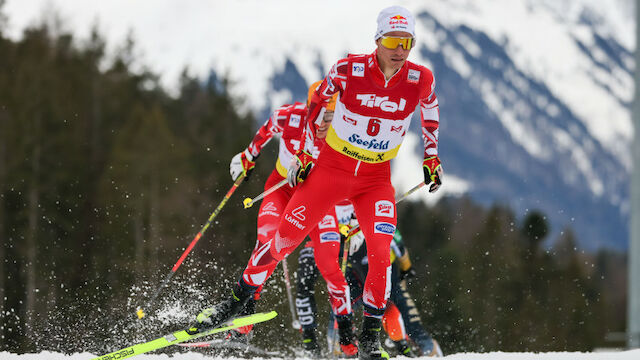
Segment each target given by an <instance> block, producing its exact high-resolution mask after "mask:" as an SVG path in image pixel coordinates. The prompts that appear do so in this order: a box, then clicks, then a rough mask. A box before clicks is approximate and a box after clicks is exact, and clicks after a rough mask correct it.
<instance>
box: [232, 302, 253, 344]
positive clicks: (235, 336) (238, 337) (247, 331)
mask: <svg viewBox="0 0 640 360" xmlns="http://www.w3.org/2000/svg"><path fill="white" fill-rule="evenodd" d="M256 294H257V293H256ZM256 301H257V300H256V297H255V296H252V297H251V298H250V299H249V301H247V303H246V304H245V306H244V308H243V309H242V310H241V311H240V312H239V313H238V316H245V315H251V314H254V313H255V312H256ZM252 330H253V324H252V325H246V326H241V327H239V328H237V329H233V330H229V331H228V332H227V335H226V336H225V339H227V340H230V341H235V342H238V343H242V344H248V343H249V341H250V340H251V338H252V337H253V331H252Z"/></svg>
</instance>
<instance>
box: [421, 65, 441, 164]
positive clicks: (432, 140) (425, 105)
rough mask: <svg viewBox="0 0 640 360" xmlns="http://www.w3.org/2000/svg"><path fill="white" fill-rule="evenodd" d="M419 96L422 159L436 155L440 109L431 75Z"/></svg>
mask: <svg viewBox="0 0 640 360" xmlns="http://www.w3.org/2000/svg"><path fill="white" fill-rule="evenodd" d="M430 78H431V82H430V83H429V82H427V83H426V84H425V85H426V86H425V87H424V88H423V89H422V91H421V94H420V105H419V106H420V118H421V123H422V140H423V141H424V158H427V157H431V156H437V155H438V127H439V126H440V108H439V107H438V98H437V97H436V93H435V85H436V81H435V79H434V78H433V75H431V77H430Z"/></svg>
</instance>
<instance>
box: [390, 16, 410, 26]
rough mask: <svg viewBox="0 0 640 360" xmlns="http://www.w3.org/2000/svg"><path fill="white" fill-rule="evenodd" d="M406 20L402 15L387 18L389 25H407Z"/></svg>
mask: <svg viewBox="0 0 640 360" xmlns="http://www.w3.org/2000/svg"><path fill="white" fill-rule="evenodd" d="M408 24H409V22H408V21H407V18H405V17H404V16H402V15H396V16H392V17H390V18H389V25H408Z"/></svg>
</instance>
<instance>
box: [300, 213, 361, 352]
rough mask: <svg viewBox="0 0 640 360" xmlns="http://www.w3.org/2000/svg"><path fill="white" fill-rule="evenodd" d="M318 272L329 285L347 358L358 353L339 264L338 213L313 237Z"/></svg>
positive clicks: (330, 215) (327, 217) (322, 223)
mask: <svg viewBox="0 0 640 360" xmlns="http://www.w3.org/2000/svg"><path fill="white" fill-rule="evenodd" d="M309 236H310V237H311V241H313V247H314V249H315V258H316V264H317V265H318V269H319V270H320V273H321V274H322V277H324V279H325V281H326V283H327V289H328V291H329V301H330V303H331V309H332V312H333V314H334V315H336V321H337V323H338V333H339V342H340V347H341V349H342V352H343V353H345V355H347V356H355V355H356V354H357V353H358V348H357V346H356V345H355V344H356V337H355V335H354V334H353V316H352V314H351V297H350V295H349V285H347V281H346V280H345V278H344V274H343V273H342V269H341V268H340V264H339V261H338V257H339V255H340V233H339V230H338V219H337V218H336V216H335V209H333V211H329V212H328V213H327V214H326V215H325V216H324V218H322V221H320V222H319V223H318V226H317V227H315V228H314V229H313V230H312V231H311V233H309Z"/></svg>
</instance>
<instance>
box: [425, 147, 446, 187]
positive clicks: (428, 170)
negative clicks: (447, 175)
mask: <svg viewBox="0 0 640 360" xmlns="http://www.w3.org/2000/svg"><path fill="white" fill-rule="evenodd" d="M422 169H423V170H424V183H425V184H426V185H429V184H431V186H429V192H435V191H436V190H438V188H439V187H440V185H442V165H441V164H440V158H439V157H438V156H437V155H436V156H431V157H428V158H426V159H424V161H423V162H422Z"/></svg>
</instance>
